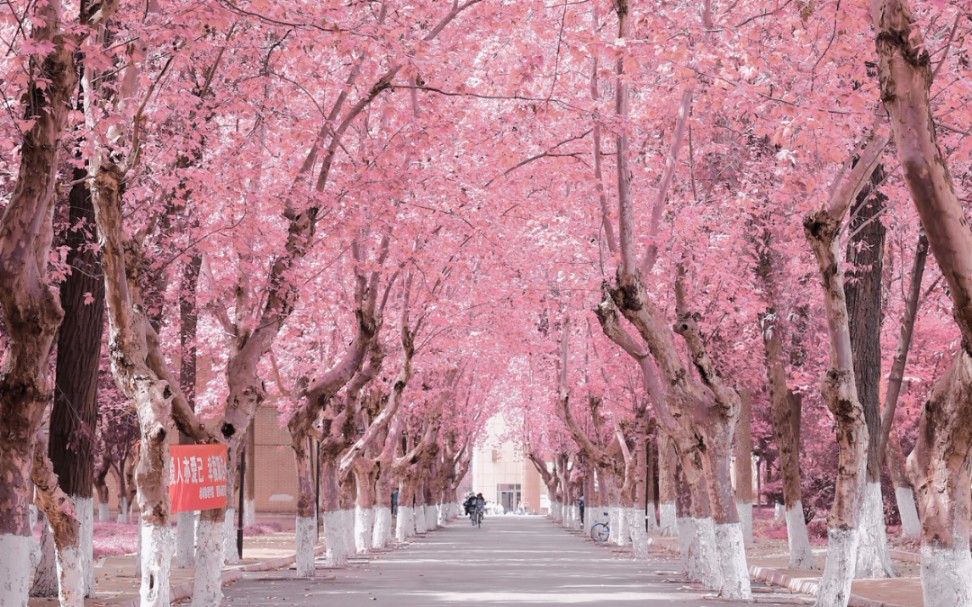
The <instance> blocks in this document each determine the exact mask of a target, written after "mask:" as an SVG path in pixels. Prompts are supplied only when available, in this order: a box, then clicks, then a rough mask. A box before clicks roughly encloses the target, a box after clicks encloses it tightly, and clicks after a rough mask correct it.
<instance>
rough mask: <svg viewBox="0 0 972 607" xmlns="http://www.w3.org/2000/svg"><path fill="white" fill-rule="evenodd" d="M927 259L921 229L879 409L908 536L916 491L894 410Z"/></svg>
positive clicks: (917, 528)
mask: <svg viewBox="0 0 972 607" xmlns="http://www.w3.org/2000/svg"><path fill="white" fill-rule="evenodd" d="M927 258H928V237H927V236H925V234H924V232H922V233H921V234H920V235H919V236H918V245H917V247H916V248H915V258H914V262H913V263H912V267H911V276H910V284H909V285H908V295H907V298H906V299H905V309H904V313H903V314H902V317H901V325H900V335H899V337H898V346H897V348H896V350H895V353H894V362H893V363H892V364H891V371H890V373H889V374H888V375H889V377H888V387H887V391H886V392H885V396H884V409H883V411H882V412H881V451H882V452H883V453H884V457H883V458H882V459H883V460H884V462H885V463H886V464H887V466H888V471H889V472H890V473H891V483H892V484H893V485H894V498H895V501H896V502H897V504H898V513H899V514H900V515H901V532H902V535H903V536H904V537H906V538H910V539H918V538H919V537H920V536H921V523H920V522H919V521H918V509H917V507H916V506H915V492H914V488H913V487H912V486H911V481H910V480H909V479H908V475H907V473H906V472H905V470H906V464H905V458H904V454H903V453H902V451H901V440H900V438H899V437H898V431H897V428H896V427H895V425H894V418H895V410H896V409H897V405H898V395H899V394H900V392H901V384H902V382H903V381H904V372H905V366H906V365H907V363H908V351H909V350H910V349H911V338H912V335H913V334H914V328H915V318H916V317H917V315H918V305H919V298H920V297H921V279H922V277H923V276H924V272H925V262H926V260H927Z"/></svg>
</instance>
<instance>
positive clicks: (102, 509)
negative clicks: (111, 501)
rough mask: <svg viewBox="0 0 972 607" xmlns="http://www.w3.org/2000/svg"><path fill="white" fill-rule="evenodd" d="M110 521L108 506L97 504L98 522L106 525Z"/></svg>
mask: <svg viewBox="0 0 972 607" xmlns="http://www.w3.org/2000/svg"><path fill="white" fill-rule="evenodd" d="M109 520H111V512H110V511H109V510H108V504H104V503H101V502H98V522H99V523H107V522H108V521H109Z"/></svg>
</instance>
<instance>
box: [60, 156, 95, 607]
mask: <svg viewBox="0 0 972 607" xmlns="http://www.w3.org/2000/svg"><path fill="white" fill-rule="evenodd" d="M73 177H74V180H75V182H76V183H75V185H74V186H72V188H71V193H70V196H69V207H70V211H69V213H68V223H69V225H70V226H71V229H69V230H68V233H67V242H66V244H67V246H68V247H70V250H69V251H68V257H67V263H68V265H69V266H71V268H72V272H71V274H70V275H69V276H68V278H67V280H65V281H64V283H62V284H61V306H62V307H63V308H64V322H62V323H61V330H60V333H59V334H58V341H57V371H56V379H55V385H56V386H57V389H56V391H55V397H54V407H53V410H52V411H51V422H50V428H51V429H50V434H51V438H50V457H51V462H52V463H53V465H54V473H55V474H56V475H57V477H58V484H59V485H60V486H61V489H63V490H64V492H65V493H67V494H68V495H69V496H71V500H72V501H73V502H74V504H75V507H76V508H77V512H78V517H79V519H80V521H81V559H82V568H83V570H84V581H85V595H86V596H92V595H93V594H94V563H93V562H92V556H93V551H94V541H93V532H94V503H93V495H92V488H93V486H94V437H95V425H96V424H97V421H98V369H99V363H100V361H101V336H102V330H103V328H104V306H105V284H104V281H103V280H102V277H101V263H100V260H99V258H98V253H97V247H96V246H94V245H95V244H96V242H97V241H96V239H95V238H94V232H95V217H94V206H93V205H92V203H91V192H90V190H88V187H87V184H86V183H84V182H83V181H81V182H80V183H79V181H80V180H83V179H85V178H86V177H87V171H86V170H84V169H81V168H77V169H75V170H74V175H73ZM87 298H90V300H87ZM86 300H87V301H86Z"/></svg>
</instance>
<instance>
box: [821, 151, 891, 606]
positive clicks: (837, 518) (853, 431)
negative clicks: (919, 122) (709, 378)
mask: <svg viewBox="0 0 972 607" xmlns="http://www.w3.org/2000/svg"><path fill="white" fill-rule="evenodd" d="M883 139H884V140H885V141H886V138H883ZM878 148H880V149H878ZM883 148H884V145H882V144H879V142H878V141H877V135H876V134H875V135H874V136H872V137H871V138H870V139H869V140H868V142H867V143H866V148H864V153H865V154H867V155H868V156H869V157H870V158H869V159H868V160H865V159H864V158H861V159H860V160H859V161H858V162H857V165H856V166H855V168H854V170H853V171H852V172H851V174H850V175H849V176H846V177H845V176H842V177H841V179H842V181H841V182H839V184H838V185H839V186H840V187H838V188H835V189H834V194H833V197H832V199H831V202H830V205H829V206H827V207H824V208H822V209H821V210H819V211H817V212H816V213H813V214H810V215H808V216H807V217H806V218H805V219H804V222H803V226H804V232H805V233H806V237H807V240H808V241H809V243H810V246H811V248H812V249H813V253H814V255H815V257H816V259H817V264H818V267H819V272H820V280H821V286H822V288H823V294H824V303H825V308H826V314H827V329H828V335H829V339H830V365H829V368H828V369H827V373H826V376H825V377H824V380H823V386H822V392H823V395H824V399H825V400H826V402H827V407H828V408H829V409H830V412H831V413H832V414H833V415H834V417H835V419H836V422H837V449H838V455H837V479H836V485H835V491H834V504H833V507H832V508H831V511H830V518H829V520H828V552H827V562H826V565H825V567H824V573H823V577H822V579H821V586H820V593H819V594H818V596H817V603H816V604H817V605H818V606H820V607H823V606H830V605H836V606H840V607H846V605H847V602H848V601H849V600H850V589H851V580H852V579H853V568H854V565H853V564H854V563H855V562H856V559H857V546H858V542H859V527H858V526H859V524H860V511H861V503H862V500H863V497H864V486H865V480H866V479H865V468H866V462H867V446H868V433H867V425H866V423H865V419H864V410H863V407H862V406H861V403H860V400H859V399H858V396H857V383H856V381H855V379H854V356H853V350H852V346H851V332H850V327H849V321H848V312H847V301H846V299H845V296H844V276H843V271H842V270H841V268H840V266H839V262H838V259H839V254H838V247H839V241H840V239H839V233H840V230H841V227H842V224H843V217H844V215H845V214H846V212H847V208H848V207H849V206H850V204H851V202H853V200H854V199H855V198H856V196H857V194H858V193H859V192H860V189H861V187H863V182H864V180H866V179H869V178H870V173H871V172H872V171H873V169H874V166H875V165H876V164H877V161H878V159H879V158H880V152H881V150H883Z"/></svg>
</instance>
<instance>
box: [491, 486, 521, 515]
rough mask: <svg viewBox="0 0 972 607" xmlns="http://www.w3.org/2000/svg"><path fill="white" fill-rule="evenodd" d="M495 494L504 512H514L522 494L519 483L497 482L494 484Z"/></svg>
mask: <svg viewBox="0 0 972 607" xmlns="http://www.w3.org/2000/svg"><path fill="white" fill-rule="evenodd" d="M496 494H497V495H498V496H499V503H500V505H501V506H503V508H504V509H505V510H506V512H514V511H516V509H517V508H518V507H519V506H520V499H521V496H522V494H521V492H520V484H519V483H499V484H498V485H496Z"/></svg>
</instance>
